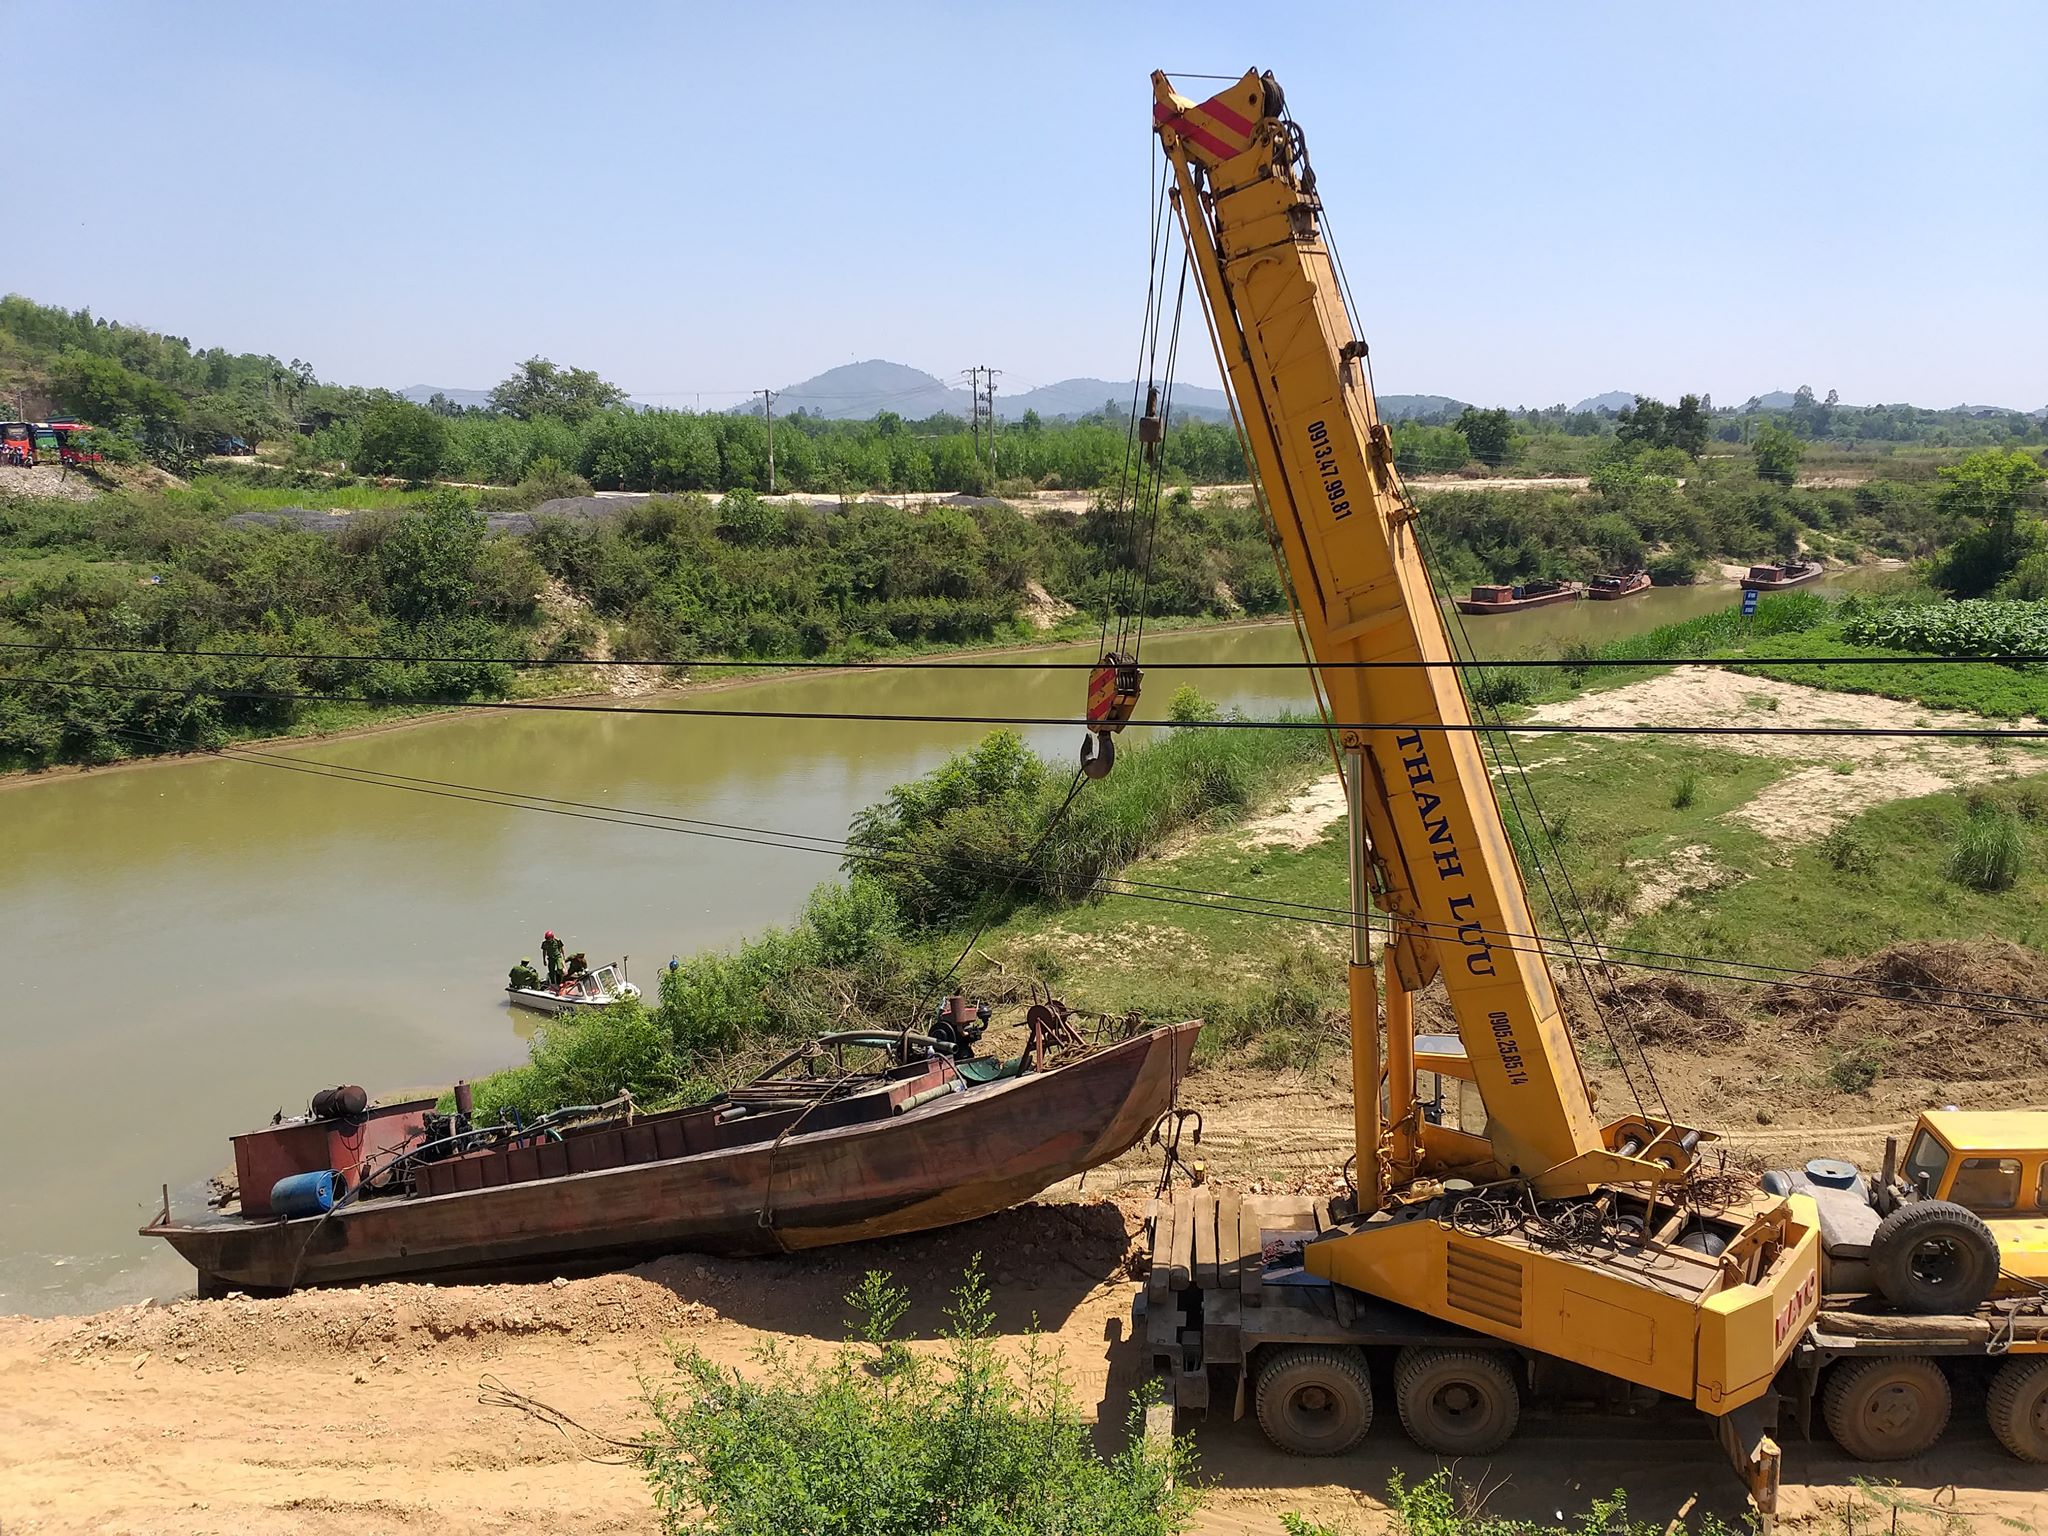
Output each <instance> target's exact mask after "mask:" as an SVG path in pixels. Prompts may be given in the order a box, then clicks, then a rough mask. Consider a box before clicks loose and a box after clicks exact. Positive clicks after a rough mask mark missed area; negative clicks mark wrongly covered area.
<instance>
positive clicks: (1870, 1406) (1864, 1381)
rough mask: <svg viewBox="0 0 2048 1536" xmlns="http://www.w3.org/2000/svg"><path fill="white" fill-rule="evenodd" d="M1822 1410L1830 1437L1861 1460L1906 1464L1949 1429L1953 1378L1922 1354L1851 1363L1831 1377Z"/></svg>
mask: <svg viewBox="0 0 2048 1536" xmlns="http://www.w3.org/2000/svg"><path fill="white" fill-rule="evenodd" d="M1820 1406H1821V1413H1822V1415H1823V1416H1824V1417H1825V1418H1826V1419H1827V1422H1828V1433H1829V1434H1831V1435H1833V1436H1834V1437H1835V1443H1836V1444H1837V1445H1839V1446H1841V1448H1842V1449H1843V1450H1845V1451H1847V1452H1848V1453H1849V1454H1850V1455H1851V1456H1854V1457H1855V1458H1856V1459H1857V1460H1858V1461H1904V1460H1906V1459H1907V1458H1908V1457H1911V1456H1918V1455H1920V1454H1921V1453H1922V1452H1924V1451H1926V1450H1927V1449H1928V1448H1929V1447H1930V1446H1932V1445H1933V1444H1934V1442H1935V1441H1937V1440H1939V1439H1940V1438H1941V1432H1942V1431H1943V1430H1944V1429H1946V1428H1948V1414H1949V1407H1950V1401H1949V1390H1948V1377H1946V1376H1944V1375H1943V1374H1942V1371H1941V1367H1940V1366H1938V1365H1936V1364H1935V1363H1934V1362H1933V1361H1932V1360H1929V1359H1927V1358H1925V1357H1924V1356H1921V1355H1900V1356H1898V1357H1897V1358H1895V1359H1889V1360H1850V1361H1847V1362H1846V1363H1844V1364H1842V1365H1838V1366H1836V1367H1835V1369H1834V1371H1833V1373H1832V1374H1831V1375H1830V1376H1829V1377H1828V1383H1827V1385H1826V1386H1825V1387H1823V1388H1822V1389H1821V1394H1820Z"/></svg>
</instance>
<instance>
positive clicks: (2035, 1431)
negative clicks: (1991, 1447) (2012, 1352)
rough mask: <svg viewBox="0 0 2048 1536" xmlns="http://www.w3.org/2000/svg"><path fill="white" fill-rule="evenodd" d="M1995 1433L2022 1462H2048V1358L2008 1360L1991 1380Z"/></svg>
mask: <svg viewBox="0 0 2048 1536" xmlns="http://www.w3.org/2000/svg"><path fill="white" fill-rule="evenodd" d="M1988 1417H1989V1418H1990V1420H1991V1433H1992V1434H1994V1435H1996V1436H1998V1443H1999V1444H2000V1445H2002V1446H2004V1447H2005V1448H2006V1449H2007V1450H2008V1451H2011V1452H2012V1453H2013V1455H2015V1456H2017V1457H2019V1459H2020V1460H2021V1461H2032V1462H2048V1356H2041V1355H2035V1356H2033V1357H2032V1358H2031V1359H2025V1360H2008V1361H2006V1362H2005V1364H2003V1365H2001V1366H2000V1367H1999V1368H1998V1374H1997V1375H1996V1376H1994V1377H1992V1378H1991V1405H1990V1409H1989V1413H1988Z"/></svg>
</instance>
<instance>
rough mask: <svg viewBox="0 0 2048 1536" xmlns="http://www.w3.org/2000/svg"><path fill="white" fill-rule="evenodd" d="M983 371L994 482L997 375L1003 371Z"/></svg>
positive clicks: (990, 467)
mask: <svg viewBox="0 0 2048 1536" xmlns="http://www.w3.org/2000/svg"><path fill="white" fill-rule="evenodd" d="M981 371H982V372H983V373H985V374H987V375H988V473H989V478H990V479H991V480H993V479H994V478H995V473H996V375H997V374H999V373H1001V372H1002V371H1003V370H1002V369H1000V368H990V367H987V366H984V367H983V368H982V370H981Z"/></svg>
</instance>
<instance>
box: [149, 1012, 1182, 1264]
mask: <svg viewBox="0 0 2048 1536" xmlns="http://www.w3.org/2000/svg"><path fill="white" fill-rule="evenodd" d="M1043 1010H1044V1005H1040V1006H1039V1007H1037V1008H1034V1009H1033V1025H1032V1032H1031V1039H1030V1044H1029V1045H1028V1046H1027V1047H1026V1049H1025V1051H1024V1052H1023V1053H1022V1054H1021V1055H1020V1056H1019V1057H1017V1058H1015V1059H1012V1060H1010V1061H998V1060H996V1059H994V1058H988V1057H978V1058H977V1057H971V1056H963V1058H962V1059H958V1060H956V1059H953V1058H952V1057H950V1056H948V1055H947V1054H945V1052H946V1050H947V1049H948V1044H947V1042H945V1041H944V1040H943V1039H934V1038H933V1037H931V1036H923V1035H912V1034H908V1033H903V1034H882V1035H876V1034H854V1035H828V1036H825V1037H824V1038H823V1039H822V1040H820V1041H818V1042H815V1043H814V1044H812V1045H810V1046H807V1047H806V1048H805V1050H804V1051H801V1052H798V1053H796V1054H795V1055H792V1056H791V1057H790V1058H788V1059H786V1060H785V1061H784V1062H782V1063H779V1064H778V1065H777V1067H776V1068H775V1069H773V1070H771V1072H770V1073H768V1074H766V1075H764V1076H763V1077H761V1078H759V1079H757V1080H755V1081H754V1082H753V1083H750V1084H747V1085H746V1086H744V1087H743V1088H740V1089H736V1090H734V1091H733V1092H732V1093H730V1094H724V1095H720V1096H719V1097H718V1098H717V1099H714V1100H713V1101H711V1102H710V1103H708V1104H704V1105H700V1106H697V1107H694V1108H690V1109H681V1110H670V1111H667V1112H664V1113H659V1114H651V1115H641V1114H635V1113H633V1110H632V1106H631V1104H630V1102H629V1101H625V1100H619V1101H614V1102H613V1104H611V1105H599V1106H585V1107H583V1108H582V1109H580V1110H576V1111H568V1112H562V1114H563V1115H564V1116H580V1117H582V1118H581V1119H580V1121H578V1122H576V1123H571V1121H570V1120H569V1119H568V1118H562V1119H555V1118H554V1117H551V1120H552V1123H537V1124H535V1125H530V1126H526V1127H523V1128H518V1129H517V1130H516V1131H515V1130H513V1129H512V1128H507V1127H494V1128H486V1129H485V1130H482V1131H468V1132H464V1131H463V1130H462V1129H461V1128H460V1125H459V1122H458V1123H457V1125H456V1129H454V1130H453V1131H452V1132H451V1131H450V1130H449V1126H450V1123H451V1119H454V1118H455V1117H448V1116H441V1115H429V1116H427V1117H426V1119H425V1122H424V1124H423V1125H421V1126H420V1127H419V1128H418V1130H416V1131H415V1130H413V1129H412V1128H411V1122H410V1121H408V1122H404V1125H403V1129H404V1134H403V1135H402V1136H399V1137H397V1138H394V1137H392V1136H390V1135H384V1136H381V1137H380V1135H379V1134H378V1126H377V1125H376V1124H375V1123H374V1122H375V1121H376V1120H377V1117H378V1116H379V1115H380V1113H382V1112H381V1111H379V1110H377V1109H372V1110H370V1111H369V1112H368V1114H367V1115H366V1116H364V1117H361V1118H362V1119H363V1120H364V1121H365V1122H370V1123H365V1124H361V1125H356V1126H352V1127H349V1130H350V1133H351V1134H352V1135H353V1136H354V1139H355V1143H356V1144H360V1145H376V1144H380V1142H381V1143H389V1142H391V1141H392V1140H394V1139H396V1140H399V1141H401V1142H402V1143H403V1145H402V1146H401V1148H400V1149H399V1150H398V1151H396V1152H395V1153H391V1154H389V1155H387V1156H386V1157H385V1158H384V1159H382V1160H381V1162H366V1163H365V1164H364V1165H363V1166H362V1167H359V1168H355V1169H349V1170H343V1171H342V1174H343V1177H345V1178H347V1179H348V1181H349V1185H350V1188H349V1193H348V1194H347V1195H346V1196H344V1198H342V1199H341V1200H340V1201H338V1202H336V1203H335V1204H334V1205H333V1207H332V1209H331V1210H328V1211H326V1212H325V1213H324V1214H319V1215H305V1216H299V1217H295V1218H286V1217H281V1216H276V1215H270V1216H266V1217H261V1218H253V1217H250V1216H247V1215H244V1214H243V1213H242V1210H241V1209H240V1207H239V1206H229V1207H225V1208H223V1209H222V1210H221V1211H219V1212H217V1213H210V1214H208V1215H206V1216H203V1217H198V1218H194V1219H189V1220H188V1219H174V1218H173V1217H172V1216H171V1214H170V1210H169V1201H168V1199H167V1200H166V1201H165V1209H164V1212H163V1214H162V1215H161V1216H159V1217H158V1218H157V1220H155V1221H153V1222H151V1223H150V1224H149V1225H148V1226H146V1227H144V1228H143V1229H142V1232H143V1235H144V1236H147V1237H160V1238H162V1239H164V1240H165V1241H166V1242H168V1243H170V1244H171V1246H172V1247H174V1248H175V1249H177V1251H178V1252H179V1253H180V1254H181V1255H183V1256H184V1257H185V1258H186V1259H187V1260H189V1261H190V1262H191V1263H192V1265H193V1266H194V1267H195V1268H196V1269H197V1270H198V1271H199V1292H200V1294H201V1295H203V1296H204V1295H220V1294H224V1293H225V1292H227V1291H229V1290H242V1291H248V1292H252V1293H254V1292H262V1291H282V1290H290V1289H293V1288H296V1287H298V1286H304V1285H347V1284H355V1283H360V1282H364V1281H370V1280H381V1279H389V1278H394V1277H407V1278H422V1279H425V1278H431V1279H436V1280H447V1279H463V1278H482V1277H486V1276H506V1275H516V1274H518V1273H519V1272H521V1271H522V1270H524V1271H527V1272H532V1271H535V1270H538V1271H540V1272H542V1273H554V1272H557V1271H559V1270H561V1269H564V1268H567V1267H570V1266H572V1265H573V1266H576V1267H594V1266H597V1265H601V1264H603V1263H609V1262H618V1261H623V1260H634V1259H639V1258H644V1257H648V1256H652V1255H654V1254H659V1253H666V1252H673V1251H677V1250H685V1251H694V1252H705V1253H734V1254H749V1253H774V1252H782V1251H787V1250H792V1249H801V1248H817V1247H822V1246H825V1245H828V1244H833V1243H848V1242H855V1241H859V1240H862V1239H867V1238H877V1237H889V1236H894V1235H897V1234H900V1233H906V1232H921V1231H925V1230H927V1229H930V1228H933V1227H943V1226H949V1225H951V1224H953V1223H955V1222H961V1221H971V1220H973V1219H975V1218H977V1217H981V1216H987V1215H991V1214H993V1213H995V1212H997V1211H1000V1210H1003V1209H1005V1208H1006V1207H1008V1206H1011V1205H1015V1204H1017V1203H1018V1202H1019V1201H1022V1200H1026V1199H1029V1198H1030V1197H1031V1196H1033V1195H1035V1194H1037V1193H1038V1192H1039V1191H1041V1190H1043V1189H1046V1188H1047V1187H1049V1186H1050V1185H1053V1184H1056V1183H1058V1182H1059V1181H1060V1180H1062V1179H1064V1178H1067V1177H1069V1176H1071V1175H1073V1174H1077V1173H1080V1172H1083V1171H1084V1170H1086V1169H1089V1168H1093V1167H1095V1166H1097V1165H1098V1164H1100V1163H1104V1162H1107V1161H1108V1160H1109V1159H1111V1158H1113V1157H1116V1156H1117V1155H1119V1154H1120V1153H1122V1152H1125V1151H1127V1150H1128V1149H1129V1148H1131V1147H1132V1146H1134V1145H1136V1143H1137V1142H1138V1141H1139V1140H1140V1139H1141V1138H1142V1137H1143V1136H1144V1135H1145V1134H1146V1133H1147V1132H1148V1131H1149V1130H1151V1129H1152V1127H1153V1126H1154V1124H1155V1123H1156V1122H1157V1121H1158V1119H1159V1117H1160V1116H1161V1115H1162V1114H1164V1113H1165V1112H1166V1110H1167V1109H1168V1108H1169V1107H1170V1106H1171V1105H1172V1103H1173V1101H1174V1097H1175V1092H1176V1089H1177V1087H1178V1085H1179V1082H1180V1080H1181V1078H1182V1077H1183V1076H1184V1075H1185V1074H1186V1072H1187V1070H1188V1064H1189V1061H1190V1058H1191V1057H1192V1055H1193V1052H1194V1046H1195V1037H1196V1035H1197V1033H1198V1032H1199V1031H1200V1029H1201V1025H1200V1023H1199V1021H1196V1022H1191V1023H1185V1024H1174V1025H1167V1026H1160V1027H1157V1028H1151V1029H1143V1030H1141V1031H1140V1032H1138V1033H1135V1034H1132V1035H1131V1036H1130V1038H1128V1039H1123V1040H1119V1041H1116V1042H1114V1043H1110V1044H1105V1045H1101V1046H1098V1047H1092V1048H1091V1047H1088V1046H1086V1045H1084V1044H1083V1043H1082V1042H1081V1040H1080V1037H1079V1035H1078V1034H1076V1033H1075V1032H1074V1031H1073V1030H1072V1028H1071V1026H1069V1025H1067V1024H1066V1023H1065V1014H1064V1011H1063V1010H1062V1011H1058V1012H1057V1014H1056V1016H1055V1017H1054V1018H1053V1019H1052V1020H1050V1021H1048V1022H1046V1023H1045V1024H1044V1027H1043V1028H1041V1024H1040V1014H1041V1012H1042V1011H1043ZM940 1033H941V1034H943V1026H941V1030H940ZM955 1048H956V1049H957V1048H958V1047H955ZM969 1049H971V1047H969ZM864 1050H865V1051H874V1050H879V1051H880V1053H881V1056H882V1058H883V1065H882V1066H881V1068H880V1069H879V1070H878V1071H874V1072H868V1073H863V1074H858V1075H855V1074H849V1073H848V1072H846V1071H844V1070H839V1069H838V1064H839V1063H840V1062H841V1061H843V1060H844V1059H845V1057H846V1055H847V1053H848V1052H850V1051H864ZM1056 1051H1065V1052H1066V1053H1067V1054H1068V1055H1069V1056H1070V1058H1071V1059H1064V1060H1059V1061H1056V1062H1052V1064H1046V1063H1048V1062H1049V1061H1050V1060H1051V1057H1052V1053H1053V1052H1056ZM821 1065H822V1067H823V1070H819V1069H820V1068H821ZM799 1066H801V1067H802V1068H803V1069H804V1070H803V1071H801V1072H799V1071H797V1068H798V1067H799ZM394 1109H395V1111H396V1112H397V1113H399V1114H402V1115H411V1116H413V1117H415V1118H417V1115H418V1110H419V1106H418V1105H417V1104H413V1105H409V1106H395V1107H394ZM306 1127H307V1122H305V1121H297V1122H286V1123H285V1124H284V1125H283V1126H279V1127H273V1128H270V1129H275V1130H280V1131H286V1132H290V1133H293V1134H295V1135H297V1136H299V1137H301V1138H304V1137H306V1136H307V1134H308V1132H307V1129H306ZM315 1129H318V1125H317V1123H316V1124H315ZM262 1134H263V1133H252V1136H249V1137H240V1138H237V1159H238V1166H239V1165H240V1163H241V1160H242V1155H243V1152H244V1146H243V1144H244V1143H248V1142H251V1141H253V1140H255V1139H256V1137H258V1136H261V1135H262ZM319 1139H320V1141H321V1143H322V1145H323V1146H324V1145H327V1144H330V1143H334V1142H338V1141H339V1140H341V1139H342V1138H338V1137H329V1136H326V1135H325V1134H324V1133H322V1135H321V1136H320V1138H319ZM322 1157H324V1154H316V1155H315V1164H316V1166H319V1164H320V1159H321V1158H322ZM275 1166H276V1165H275V1164H272V1165H271V1167H272V1168H274V1167H275ZM268 1171H269V1170H268V1169H266V1176H267V1173H268ZM279 1188H280V1190H281V1189H282V1188H283V1186H282V1185H279ZM258 1198H259V1203H260V1204H261V1205H262V1207H263V1209H265V1210H268V1209H269V1202H268V1200H267V1199H263V1198H262V1197H258Z"/></svg>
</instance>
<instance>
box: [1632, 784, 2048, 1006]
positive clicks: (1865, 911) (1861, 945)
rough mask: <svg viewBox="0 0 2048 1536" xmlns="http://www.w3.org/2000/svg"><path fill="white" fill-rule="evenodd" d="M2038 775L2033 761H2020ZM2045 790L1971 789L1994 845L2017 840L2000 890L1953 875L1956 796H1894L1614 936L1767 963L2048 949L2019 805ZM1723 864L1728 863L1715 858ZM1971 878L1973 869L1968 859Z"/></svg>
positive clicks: (2046, 912) (2035, 865) (2038, 878)
mask: <svg viewBox="0 0 2048 1536" xmlns="http://www.w3.org/2000/svg"><path fill="white" fill-rule="evenodd" d="M2027 766H2029V767H2034V768H2036V769H2038V762H2035V763H2029V764H2027ZM2044 789H2048V777H2044V776H2041V775H2039V774H2038V772H2037V773H2036V774H2035V776H2033V777H2031V778H2023V779H2019V780H2017V781H2014V782H2012V783H2008V784H2003V785H1999V786H1996V787H1995V788H1993V789H1991V790H1988V791H1983V792H1980V795H1979V802H1980V804H1982V805H1989V806H1993V807H2003V808H2006V812H2007V814H2005V815H2002V816H1999V818H1998V819H1999V821H2000V824H2001V826H2002V828H2003V829H2004V830H2002V831H2000V832H1999V833H1998V834H1997V837H1998V839H1999V842H2000V844H2001V847H2006V846H2009V845H2010V843H2011V842H2015V841H2016V842H2017V845H2018V847H2019V850H2020V862H2019V864H2018V866H2017V867H2016V868H2014V869H2013V870H2012V879H2011V882H2010V883H2009V884H2008V885H2006V886H2004V887H2003V888H1984V887H1981V886H1977V885H1973V884H1969V883H1965V882H1961V881H1959V880H1957V879H1956V878H1954V877H1952V875H1951V870H1952V869H1953V868H1954V867H1955V859H1956V854H1957V850H1958V849H1959V847H1961V846H1964V844H1965V840H1966V839H1969V838H1971V837H1973V836H1976V835H1979V834H1974V833H1972V831H1971V824H1972V822H1973V821H1977V820H1979V819H1981V818H1984V817H1985V816H1986V815H1987V814H1990V815H1997V812H1991V813H1987V812H1984V811H1977V812H1973V811H1972V810H1971V808H1970V797H1969V796H1966V795H1964V794H1959V793H1946V794H1937V795H1927V796H1923V797H1921V798H1918V799H1913V800H1897V801H1893V802H1892V803H1890V804H1888V805H1881V806H1877V807H1875V808H1873V809H1871V810H1868V811H1865V812H1864V813H1863V814H1862V815H1860V816H1857V817H1856V818H1855V819H1854V820H1852V821H1850V822H1847V823H1845V824H1844V825H1843V826H1841V827H1838V828H1836V829H1834V830H1833V831H1832V832H1830V833H1829V835H1828V836H1827V837H1825V838H1822V839H1819V840H1817V841H1814V842H1811V843H1802V844H1794V845H1791V846H1789V847H1783V848H1780V849H1778V850H1775V854H1774V857H1771V858H1769V859H1767V858H1766V857H1764V856H1763V855H1765V854H1768V853H1771V852H1772V850H1768V849H1765V848H1762V847H1759V848H1757V849H1756V850H1755V854H1756V856H1754V857H1752V858H1751V859H1750V860H1749V861H1748V862H1747V863H1733V864H1732V865H1731V867H1735V868H1741V869H1745V870H1746V871H1747V872H1748V873H1749V875H1750V878H1748V879H1746V880H1743V881H1741V882H1740V883H1738V884H1735V885H1731V886H1729V887H1727V888H1726V889H1724V890H1721V891H1717V892H1715V893H1714V894H1713V896H1712V897H1711V898H1709V899H1707V900H1704V901H1701V902H1696V903H1695V902H1687V903H1678V904H1674V905H1672V906H1669V907H1666V908H1664V909H1663V910H1662V911H1659V912H1655V913H1652V914H1650V915H1649V916H1648V917H1645V918H1643V919H1642V920H1641V921H1640V922H1637V923H1635V924H1634V925H1632V926H1631V927H1630V928H1629V929H1628V931H1627V933H1626V935H1625V940H1626V942H1628V943H1630V944H1636V945H1641V946H1644V947H1647V948H1654V949H1668V950H1673V951H1677V952H1680V953H1684V954H1695V955H1725V956H1729V957H1739V958H1741V959H1745V960H1755V961H1762V962H1765V963H1767V964H1784V965H1810V964H1811V963H1812V962H1813V961H1814V959H1815V958H1816V957H1828V956H1836V957H1839V956H1850V955H1863V954H1869V953H1870V952H1872V951H1874V950H1878V949H1882V948H1883V947H1885V946H1886V945H1888V944H1896V943H1903V942H1907V941H1912V940H1921V939H1952V938H1985V937H1997V938H2005V939H2011V940H2013V941H2014V942H2016V943H2020V944H2026V945H2029V946H2031V947H2033V948H2036V949H2044V948H2048V906H2044V903H2048V879H2044V878H2043V876H2042V875H2041V873H2040V868H2039V859H2038V858H2037V857H2035V848H2034V845H2035V843H2036V842H2037V841H2038V839H2039V838H2040V836H2041V833H2040V831H2039V829H2038V828H2036V827H2035V826H2033V825H2031V824H2029V823H2027V822H2026V820H2025V819H2024V817H2022V816H2021V815H2020V814H2019V811H2018V808H2019V806H2020V804H2021V803H2022V801H2024V800H2028V799H2032V798H2033V797H2037V796H2039V795H2041V794H2042V793H2043V792H2044ZM1724 862H1730V861H1728V860H1726V859H1724ZM1971 867H1972V872H1973V873H1975V872H1979V870H1980V868H1981V866H1978V865H1975V864H1973V865H1972V866H1971Z"/></svg>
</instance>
